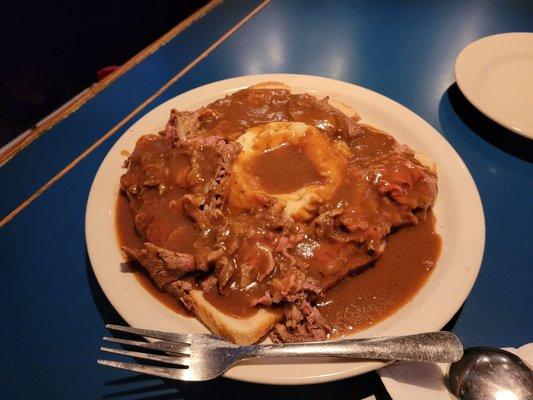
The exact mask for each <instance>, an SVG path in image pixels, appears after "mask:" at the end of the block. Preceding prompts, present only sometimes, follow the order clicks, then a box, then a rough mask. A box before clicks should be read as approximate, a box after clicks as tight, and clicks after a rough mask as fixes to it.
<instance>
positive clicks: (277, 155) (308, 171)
mask: <svg viewBox="0 0 533 400" xmlns="http://www.w3.org/2000/svg"><path fill="white" fill-rule="evenodd" d="M251 167H252V168H251V169H252V172H253V174H254V175H255V176H257V178H259V182H260V184H261V186H262V187H263V189H265V190H266V191H268V192H269V193H272V194H279V193H290V192H293V191H295V190H298V189H300V188H301V187H304V186H307V185H310V184H313V183H317V182H320V180H321V176H320V174H319V173H318V171H317V169H316V167H315V166H314V164H313V163H312V162H311V161H310V160H309V159H308V158H307V156H306V155H305V153H304V149H302V148H301V147H300V146H298V145H295V144H288V145H285V146H280V147H278V148H276V149H274V150H270V151H266V152H264V153H262V154H260V155H259V156H257V157H255V158H254V160H253V163H252V166H251Z"/></svg>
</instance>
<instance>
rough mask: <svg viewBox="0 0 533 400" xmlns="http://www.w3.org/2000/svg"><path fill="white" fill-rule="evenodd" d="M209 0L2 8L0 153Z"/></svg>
mask: <svg viewBox="0 0 533 400" xmlns="http://www.w3.org/2000/svg"><path fill="white" fill-rule="evenodd" d="M205 3H207V0H157V1H141V0H130V1H127V2H119V1H102V0H96V1H87V0H82V1H57V2H48V1H39V2H37V1H34V2H32V1H10V2H7V1H4V0H1V1H0V49H1V52H2V53H1V54H2V57H1V61H0V147H1V146H2V145H4V144H6V143H7V142H9V141H10V140H11V139H13V138H14V137H16V136H17V135H18V134H20V133H22V132H23V131H25V130H26V129H28V128H30V127H31V126H32V125H34V124H35V123H36V122H38V121H39V120H41V119H42V118H44V117H45V116H47V115H48V114H50V113H51V112H53V111H54V110H55V109H57V108H58V107H60V106H61V105H62V104H64V103H65V102H67V101H68V100H69V99H71V98H72V97H74V96H75V95H76V94H78V93H79V92H80V91H82V90H83V89H85V88H87V87H89V86H90V85H91V84H92V83H94V82H96V81H97V76H96V73H97V71H98V70H99V69H101V68H103V67H107V66H111V65H120V64H122V63H124V62H125V61H127V60H128V59H130V58H131V57H132V56H134V55H135V54H137V53H138V52H139V51H141V50H142V49H143V48H144V47H146V46H147V45H149V44H150V43H152V42H153V41H155V40H157V39H158V38H159V37H160V36H162V35H164V34H165V33H166V32H168V31H169V30H170V29H172V28H173V27H174V26H175V25H177V24H178V23H179V22H181V21H182V20H183V19H185V18H186V17H188V16H189V15H190V14H192V13H193V12H194V11H196V10H197V9H198V8H200V7H201V6H203V5H204V4H205Z"/></svg>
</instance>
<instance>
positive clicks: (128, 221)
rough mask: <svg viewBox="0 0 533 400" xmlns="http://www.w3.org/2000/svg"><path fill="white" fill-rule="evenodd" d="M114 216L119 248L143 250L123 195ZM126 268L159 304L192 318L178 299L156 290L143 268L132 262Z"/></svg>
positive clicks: (122, 194) (126, 200) (141, 241)
mask: <svg viewBox="0 0 533 400" xmlns="http://www.w3.org/2000/svg"><path fill="white" fill-rule="evenodd" d="M116 214H117V218H116V228H117V236H118V241H119V244H120V245H121V246H129V247H133V248H137V249H141V248H143V244H144V240H143V238H142V237H141V236H139V235H138V234H137V232H136V231H135V214H134V211H133V210H132V208H131V207H130V204H129V203H128V199H127V197H126V195H125V194H124V193H120V194H119V195H118V198H117V206H116ZM127 266H128V269H129V270H130V271H132V273H133V275H134V276H135V278H136V279H137V280H138V281H139V283H140V284H141V285H142V286H143V287H144V288H145V289H146V291H147V292H148V293H150V295H152V296H153V297H155V298H156V299H157V300H158V301H160V302H161V304H163V305H164V306H165V307H167V308H168V309H170V310H172V311H174V312H175V313H176V314H179V315H182V316H184V317H192V316H193V315H192V314H191V313H190V312H189V311H188V310H187V309H186V308H185V307H183V305H182V304H181V303H180V301H179V300H178V299H176V298H174V297H172V296H171V295H170V294H168V293H164V292H161V291H160V290H158V289H157V286H156V285H155V284H154V283H153V282H152V280H151V279H150V276H149V275H148V272H146V270H145V269H144V268H143V267H141V266H139V265H137V263H136V262H134V261H128V262H127Z"/></svg>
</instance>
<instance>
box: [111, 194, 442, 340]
mask: <svg viewBox="0 0 533 400" xmlns="http://www.w3.org/2000/svg"><path fill="white" fill-rule="evenodd" d="M116 215H117V220H116V226H117V233H118V237H119V242H120V245H125V246H131V247H137V248H141V247H142V245H143V239H142V237H141V236H139V235H138V234H137V233H136V232H135V224H134V214H133V211H132V210H131V208H130V206H129V204H128V200H127V199H126V197H125V196H124V195H119V196H118V199H117V208H116ZM440 251H441V239H440V236H439V235H438V234H437V233H436V232H435V217H434V215H433V213H428V215H427V218H426V219H425V221H423V222H421V223H420V224H418V225H415V226H408V227H403V228H402V229H400V230H399V231H398V232H396V233H394V234H392V235H391V236H390V237H389V239H388V243H387V251H386V252H385V253H384V254H383V255H382V256H381V257H380V258H379V259H378V260H377V261H376V262H375V263H374V264H373V265H370V266H369V267H368V268H367V269H365V270H364V271H362V272H360V273H357V274H355V275H351V276H348V277H346V278H345V279H344V280H343V281H342V282H340V283H339V284H338V285H337V286H335V287H334V288H333V289H330V290H329V291H328V292H327V293H326V294H325V296H324V298H322V299H319V301H318V302H317V303H318V308H319V310H320V312H321V314H322V315H323V316H324V317H325V318H326V319H327V320H328V322H329V323H330V324H331V327H332V332H331V337H337V336H344V335H349V334H350V333H353V332H356V331H358V330H361V329H364V328H368V327H370V326H372V325H373V324H376V323H378V322H379V321H381V320H383V319H385V318H386V317H388V316H389V315H391V314H393V313H394V312H395V311H396V310H398V309H399V308H400V307H402V306H403V305H405V304H407V303H408V302H409V301H410V300H411V299H412V298H413V296H414V295H415V294H416V293H417V291H418V290H420V288H421V287H422V286H423V285H424V283H425V282H426V281H427V279H428V278H429V276H430V275H431V273H432V272H433V269H434V267H435V264H436V262H437V260H438V258H439V254H440ZM129 267H130V269H131V270H132V272H133V273H134V275H135V277H136V278H137V280H138V281H139V283H140V284H141V285H142V286H143V287H144V288H145V289H146V290H147V291H148V292H149V293H150V295H152V296H153V297H155V298H156V299H157V300H159V301H160V302H161V303H162V304H163V305H164V306H165V307H167V308H168V309H170V310H172V311H174V312H176V313H177V314H180V315H182V316H187V317H191V316H192V314H191V313H190V312H189V311H187V310H186V309H185V308H184V307H183V306H182V305H181V303H180V302H179V300H178V299H176V298H174V297H172V296H171V295H169V294H167V293H164V292H161V291H159V290H158V289H157V287H156V286H155V285H154V284H153V282H151V280H150V277H149V276H148V274H147V273H146V272H144V269H143V268H142V267H140V266H137V265H135V263H133V262H129ZM235 295H236V294H235V293H233V292H229V296H223V295H221V294H219V293H218V291H216V290H211V291H209V292H208V293H206V298H207V300H208V301H209V302H210V303H212V304H213V305H214V306H216V307H217V308H219V309H221V310H223V311H224V312H225V313H226V314H228V315H231V316H234V317H241V318H246V317H249V316H251V315H253V314H255V312H257V308H250V307H243V302H242V301H241V300H242V299H241V298H236V299H233V298H232V297H233V296H235Z"/></svg>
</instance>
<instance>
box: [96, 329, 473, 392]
mask: <svg viewBox="0 0 533 400" xmlns="http://www.w3.org/2000/svg"><path fill="white" fill-rule="evenodd" d="M107 328H109V329H111V330H115V331H121V332H128V333H133V334H136V335H141V336H144V337H149V338H154V339H158V341H155V342H141V341H135V340H127V339H120V338H115V337H104V340H106V341H108V342H115V343H120V344H123V345H127V346H133V347H139V348H141V349H145V350H156V351H159V352H161V353H164V354H152V353H143V352H138V351H129V350H123V349H116V348H109V347H101V348H100V350H102V351H106V352H109V353H114V354H121V355H126V356H132V357H135V358H141V359H146V360H151V361H156V362H159V363H165V364H174V365H179V366H181V367H184V368H170V367H162V366H155V365H143V364H134V363H128V362H121V361H111V360H98V364H102V365H108V366H111V367H115V368H122V369H126V370H129V371H135V372H140V373H144V374H148V375H155V376H159V377H163V378H169V379H177V380H183V381H206V380H209V379H213V378H216V377H218V376H220V375H222V374H223V373H224V372H226V371H227V370H228V369H229V368H231V367H232V366H233V365H235V364H236V363H237V362H239V361H242V360H249V359H253V358H260V357H342V358H354V359H371V360H389V361H390V360H403V361H422V362H448V363H449V362H455V361H457V360H459V359H460V358H461V357H462V355H463V346H462V344H461V341H460V340H459V338H458V337H457V336H455V335H454V334H453V333H451V332H430V333H421V334H417V335H409V336H396V337H380V338H372V339H343V340H336V341H324V342H310V343H284V344H263V345H250V346H239V345H236V344H233V343H229V342H227V341H226V340H225V339H223V338H221V337H219V336H216V335H212V334H191V333H170V332H160V331H154V330H149V329H137V328H131V327H127V326H118V325H107Z"/></svg>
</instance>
